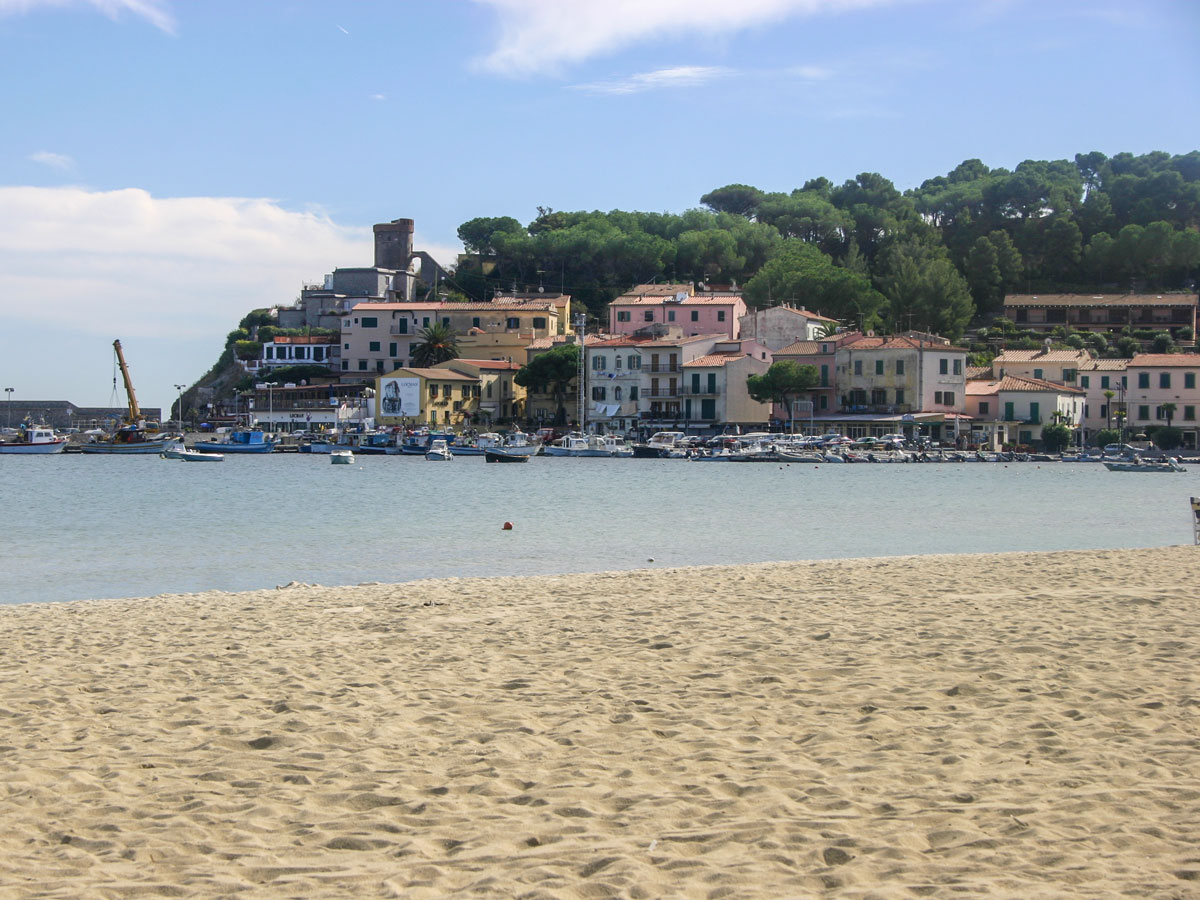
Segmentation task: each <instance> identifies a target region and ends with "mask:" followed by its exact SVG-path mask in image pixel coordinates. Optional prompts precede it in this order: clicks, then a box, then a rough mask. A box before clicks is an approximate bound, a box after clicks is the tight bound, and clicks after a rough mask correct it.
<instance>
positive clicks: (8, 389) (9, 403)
mask: <svg viewBox="0 0 1200 900" xmlns="http://www.w3.org/2000/svg"><path fill="white" fill-rule="evenodd" d="M15 390H16V388H5V389H4V393H6V394H8V427H9V428H12V395H13V391H15Z"/></svg>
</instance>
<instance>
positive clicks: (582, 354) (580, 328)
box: [575, 313, 587, 434]
mask: <svg viewBox="0 0 1200 900" xmlns="http://www.w3.org/2000/svg"><path fill="white" fill-rule="evenodd" d="M575 333H576V334H578V335H579V363H578V365H579V368H578V369H577V371H576V376H575V380H576V381H577V382H578V386H579V431H580V433H581V434H582V433H583V432H584V431H585V430H586V428H587V404H586V402H585V391H586V385H585V381H586V376H587V358H586V357H587V315H586V314H584V313H579V314H578V315H576V316H575Z"/></svg>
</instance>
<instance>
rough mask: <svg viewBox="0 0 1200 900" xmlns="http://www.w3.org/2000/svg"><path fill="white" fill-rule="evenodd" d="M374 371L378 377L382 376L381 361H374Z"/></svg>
mask: <svg viewBox="0 0 1200 900" xmlns="http://www.w3.org/2000/svg"><path fill="white" fill-rule="evenodd" d="M375 371H376V372H378V373H379V374H380V375H382V374H383V360H382V359H377V360H375Z"/></svg>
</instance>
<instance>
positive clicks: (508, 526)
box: [503, 522, 512, 531]
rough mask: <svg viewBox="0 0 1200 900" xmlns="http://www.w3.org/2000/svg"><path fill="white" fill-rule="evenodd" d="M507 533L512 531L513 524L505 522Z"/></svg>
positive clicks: (504, 527) (504, 526)
mask: <svg viewBox="0 0 1200 900" xmlns="http://www.w3.org/2000/svg"><path fill="white" fill-rule="evenodd" d="M503 529H504V530H505V531H512V522H505V523H504V525H503Z"/></svg>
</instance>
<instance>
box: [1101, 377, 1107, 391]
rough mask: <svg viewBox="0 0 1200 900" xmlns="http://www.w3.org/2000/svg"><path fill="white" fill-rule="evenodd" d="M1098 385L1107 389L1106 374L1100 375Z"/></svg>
mask: <svg viewBox="0 0 1200 900" xmlns="http://www.w3.org/2000/svg"><path fill="white" fill-rule="evenodd" d="M1100 387H1101V388H1102V389H1104V390H1108V376H1107V375H1101V376H1100Z"/></svg>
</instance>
